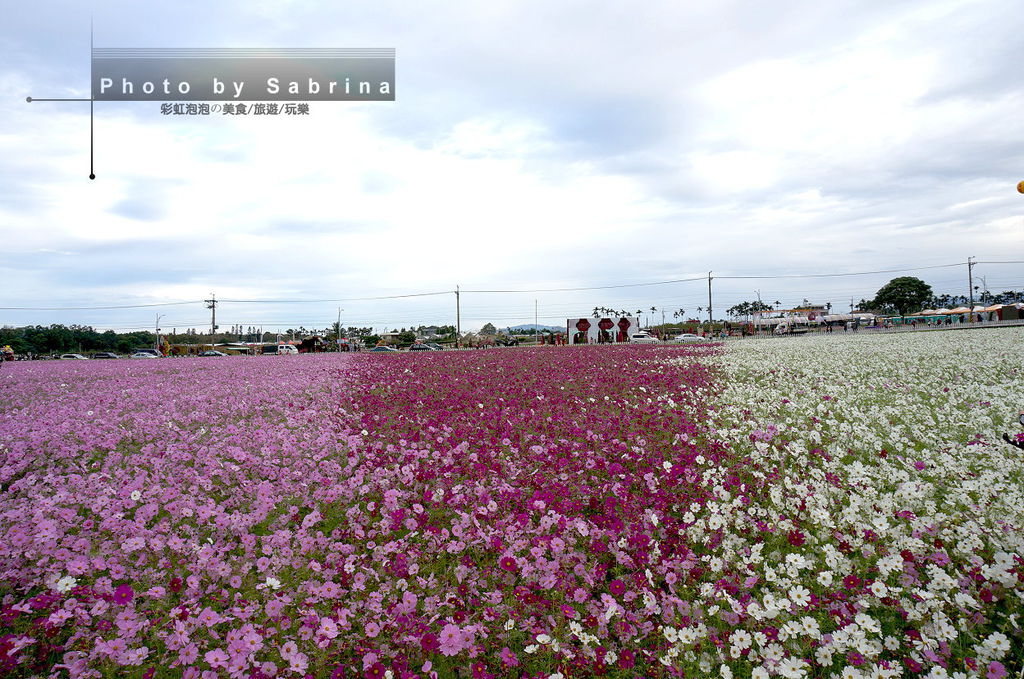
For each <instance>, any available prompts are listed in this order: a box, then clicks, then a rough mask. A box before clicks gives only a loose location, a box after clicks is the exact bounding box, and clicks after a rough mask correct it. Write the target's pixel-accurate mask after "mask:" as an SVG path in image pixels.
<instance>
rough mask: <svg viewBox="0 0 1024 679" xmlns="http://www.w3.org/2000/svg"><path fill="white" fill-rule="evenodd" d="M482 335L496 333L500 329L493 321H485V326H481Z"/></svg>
mask: <svg viewBox="0 0 1024 679" xmlns="http://www.w3.org/2000/svg"><path fill="white" fill-rule="evenodd" d="M480 334H481V335H496V334H498V330H497V329H496V328H495V327H494V324H493V323H484V327H482V328H480Z"/></svg>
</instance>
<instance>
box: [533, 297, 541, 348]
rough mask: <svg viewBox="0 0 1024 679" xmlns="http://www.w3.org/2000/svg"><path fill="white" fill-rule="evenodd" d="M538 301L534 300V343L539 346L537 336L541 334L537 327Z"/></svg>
mask: <svg viewBox="0 0 1024 679" xmlns="http://www.w3.org/2000/svg"><path fill="white" fill-rule="evenodd" d="M538 325H539V324H538V323H537V300H533V343H534V344H537V335H538V334H539V333H540V328H539V327H537V326H538Z"/></svg>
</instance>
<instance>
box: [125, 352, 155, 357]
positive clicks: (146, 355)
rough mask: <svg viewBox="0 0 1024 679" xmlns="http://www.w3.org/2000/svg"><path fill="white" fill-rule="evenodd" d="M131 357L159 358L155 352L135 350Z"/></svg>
mask: <svg viewBox="0 0 1024 679" xmlns="http://www.w3.org/2000/svg"><path fill="white" fill-rule="evenodd" d="M131 357H132V358H160V357H159V356H157V355H156V354H155V353H150V352H148V351H136V352H135V353H134V354H132V356H131Z"/></svg>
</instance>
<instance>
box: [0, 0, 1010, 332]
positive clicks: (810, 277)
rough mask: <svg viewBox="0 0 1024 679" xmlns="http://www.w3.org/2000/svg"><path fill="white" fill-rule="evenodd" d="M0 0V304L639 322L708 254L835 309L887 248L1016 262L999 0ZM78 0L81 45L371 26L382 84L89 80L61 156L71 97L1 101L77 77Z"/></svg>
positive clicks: (53, 319) (160, 312)
mask: <svg viewBox="0 0 1024 679" xmlns="http://www.w3.org/2000/svg"><path fill="white" fill-rule="evenodd" d="M4 16H5V19H4V21H3V22H0V54H2V57H3V58H2V59H0V236H2V238H3V244H4V245H3V247H2V248H0V276H2V280H3V285H2V288H0V290H2V294H0V307H3V308H2V309H0V325H9V326H21V325H26V324H36V323H39V324H49V323H65V324H73V323H75V324H82V325H91V326H93V327H95V328H97V329H107V328H113V329H116V330H133V329H152V328H154V327H156V323H157V322H159V323H160V325H161V326H162V327H163V328H164V329H165V330H166V329H170V328H174V329H177V330H179V331H180V330H181V329H184V328H188V327H195V328H199V329H202V328H204V327H205V328H209V325H210V311H209V309H207V308H206V305H205V304H204V303H203V301H202V300H206V299H211V298H212V297H213V296H214V295H215V296H216V298H217V299H218V300H220V302H219V304H218V306H217V322H218V325H220V327H221V329H222V330H223V329H226V328H229V327H230V326H232V325H235V324H240V325H242V326H245V327H249V326H259V327H263V328H264V329H266V330H275V329H280V330H283V329H286V328H297V327H304V328H325V327H327V326H328V325H330V324H331V323H333V322H335V321H336V320H337V318H338V316H339V315H340V316H341V318H342V323H343V325H346V326H348V325H354V326H360V327H364V326H371V327H374V328H376V329H378V330H381V329H392V328H402V327H409V326H416V325H421V324H424V325H428V324H452V325H454V324H455V322H456V295H455V292H454V291H455V290H456V287H458V289H459V290H460V294H459V296H458V301H459V311H460V324H461V327H462V329H463V330H471V329H475V328H479V327H480V326H482V325H483V324H484V323H487V322H492V323H494V324H495V325H496V326H498V327H502V326H506V325H515V324H520V323H532V322H534V319H535V318H536V319H537V320H539V322H540V323H542V324H550V325H562V324H564V322H565V319H566V318H570V317H578V316H581V315H582V316H587V315H590V313H591V311H592V310H593V308H594V307H608V308H613V309H628V310H631V311H635V310H638V309H644V310H646V311H648V312H649V310H650V308H651V307H655V308H656V309H657V310H658V311H656V312H655V313H654V314H649V315H648V318H650V317H651V316H653V318H654V320H656V321H660V318H661V312H662V311H664V312H665V313H666V318H667V319H669V320H671V319H672V318H673V313H675V312H678V311H679V310H680V309H683V310H685V312H684V315H685V316H686V317H695V316H697V315H698V314H700V315H701V316H703V317H706V315H707V306H708V281H707V278H708V275H709V272H710V275H711V276H712V283H711V287H712V306H713V309H714V316H715V318H723V317H724V316H725V313H724V312H725V310H726V309H727V308H728V307H730V306H732V305H734V304H736V303H739V302H742V301H752V300H756V299H758V298H759V297H760V299H762V300H763V301H764V302H767V303H775V302H779V304H780V306H782V307H792V306H796V305H799V304H800V303H801V302H802V301H803V300H805V299H806V300H807V301H809V302H812V303H816V304H826V303H829V304H831V305H832V308H833V309H835V310H838V311H847V310H849V308H850V305H851V302H852V301H859V300H860V299H862V298H867V299H870V298H871V297H873V296H874V294H875V292H877V290H878V289H879V288H880V287H881V286H882V285H884V284H885V283H886V282H887V281H888V280H890V279H891V278H893V277H896V276H900V275H913V276H918V277H920V278H922V279H923V280H924V281H925V282H927V283H929V284H930V285H931V286H932V287H933V289H934V290H935V292H936V293H939V294H941V293H950V294H966V293H967V292H968V287H969V286H968V271H967V265H966V262H967V259H968V257H975V258H976V259H977V261H978V262H979V263H978V264H977V265H976V266H975V267H974V269H973V273H974V279H975V280H974V283H975V284H976V285H978V286H979V289H982V288H987V289H989V290H990V291H992V292H1001V291H1003V290H1008V289H1016V290H1024V264H1022V263H1021V262H1022V261H1024V195H1021V194H1019V193H1018V192H1017V191H1016V188H1015V187H1016V184H1017V182H1018V181H1021V180H1024V115H1022V111H1024V79H1022V77H1021V64H1024V41H1022V40H1021V38H1020V36H1021V35H1024V15H1022V14H1021V13H1020V12H1012V11H1007V7H1006V4H1005V3H996V2H993V1H988V0H976V1H954V2H942V1H935V0H927V1H920V2H918V1H910V0H908V1H900V0H895V1H894V0H886V1H884V2H883V1H879V2H873V1H869V2H864V1H861V2H852V1H847V0H836V1H834V2H829V3H820V2H809V1H802V0H801V1H792V0H790V1H786V0H783V1H781V2H774V3H758V2H741V1H733V0H725V1H723V2H715V3H695V2H686V3H680V2H657V1H655V2H647V3H627V2H622V1H613V2H609V3H592V2H582V1H579V0H569V1H565V2H550V1H533V0H526V1H520V2H504V1H496V2H488V3H455V2H441V1H437V0H425V1H423V2H418V3H398V2H390V1H387V0H384V1H380V2H373V3H339V2H334V1H331V2H328V1H322V2H294V1H292V2H289V1H286V0H272V1H271V0H245V1H244V2H243V1H238V2H233V1H224V2H218V3H208V2H195V1H189V0H182V1H178V2H174V3H159V4H158V3H139V2H105V3H97V2H94V3H89V2H82V1H80V0H79V1H76V2H70V1H59V2H39V3H13V2H8V4H7V7H6V9H5V10H4ZM90 21H91V22H92V26H93V28H92V31H93V40H94V44H95V46H96V47H100V48H115V47H116V48H125V47H204V48H210V47H254V48H271V47H276V48H325V47H331V48H335V47H341V48H361V47H372V48H394V49H395V50H396V55H397V56H396V87H395V101H393V102H312V103H310V114H309V115H308V116H302V117H283V116H279V117H263V118H254V117H248V118H245V117H238V116H233V117H232V116H223V115H221V116H176V117H173V116H164V115H161V113H160V106H159V103H156V102H96V103H95V105H94V106H95V117H94V135H95V147H94V157H93V163H94V168H95V173H96V179H95V180H90V179H89V178H88V174H89V168H90V157H89V153H90V146H89V104H88V102H33V103H28V102H26V97H30V96H31V97H35V98H88V97H89V96H90V95H89V68H90V60H89V55H90V51H89V46H90ZM296 101H302V100H301V98H297V99H296ZM1004 262H1010V263H1004ZM865 272H881V273H865ZM823 274H828V275H827V276H824V275H823ZM671 281H676V282H671ZM579 288H592V289H585V290H580V289H579ZM489 291H502V292H489ZM424 293H437V294H424ZM405 295H417V296H405ZM368 298H389V299H368ZM151 305H162V306H151ZM12 307H30V308H32V309H31V310H29V309H14V308H12ZM85 307H120V308H85Z"/></svg>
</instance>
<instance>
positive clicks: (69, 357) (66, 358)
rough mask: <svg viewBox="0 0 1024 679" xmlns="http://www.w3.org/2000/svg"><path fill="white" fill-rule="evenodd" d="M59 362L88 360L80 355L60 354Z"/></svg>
mask: <svg viewBox="0 0 1024 679" xmlns="http://www.w3.org/2000/svg"><path fill="white" fill-rule="evenodd" d="M60 360H62V361H87V360H89V359H87V358H86V357H85V356H82V355H81V354H61V356H60Z"/></svg>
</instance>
